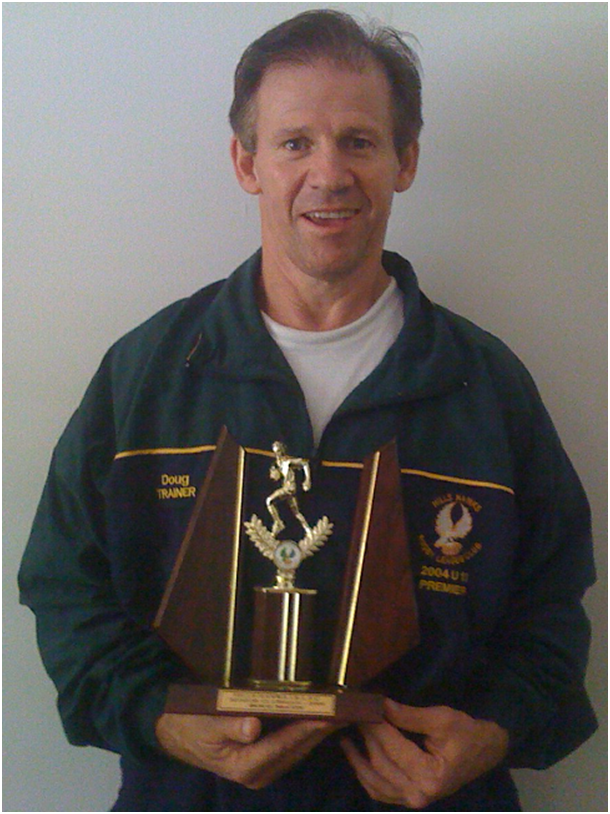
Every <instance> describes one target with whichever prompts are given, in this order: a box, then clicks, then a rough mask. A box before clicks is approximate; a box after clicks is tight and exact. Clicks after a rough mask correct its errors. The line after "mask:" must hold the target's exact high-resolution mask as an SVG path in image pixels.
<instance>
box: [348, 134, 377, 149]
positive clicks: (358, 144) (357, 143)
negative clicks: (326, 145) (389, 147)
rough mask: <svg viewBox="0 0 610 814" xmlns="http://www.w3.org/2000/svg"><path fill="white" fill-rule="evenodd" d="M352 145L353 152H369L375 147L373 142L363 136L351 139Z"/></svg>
mask: <svg viewBox="0 0 610 814" xmlns="http://www.w3.org/2000/svg"><path fill="white" fill-rule="evenodd" d="M350 145H351V148H352V149H353V150H369V149H370V148H371V147H372V146H373V142H372V141H369V140H368V139H367V138H363V137H361V136H354V137H353V138H352V139H350Z"/></svg>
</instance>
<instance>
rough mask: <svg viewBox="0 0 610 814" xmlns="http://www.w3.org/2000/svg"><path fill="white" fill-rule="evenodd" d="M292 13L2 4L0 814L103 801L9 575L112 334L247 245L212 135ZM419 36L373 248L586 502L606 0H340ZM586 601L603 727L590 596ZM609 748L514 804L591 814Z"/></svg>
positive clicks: (599, 435)
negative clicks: (464, 322)
mask: <svg viewBox="0 0 610 814" xmlns="http://www.w3.org/2000/svg"><path fill="white" fill-rule="evenodd" d="M318 5H322V4H313V3H298V4H297V3H251V4H249V3H245V4H241V3H223V4H218V3H186V4H183V3H178V4H174V3H161V4H150V3H143V4H132V3H128V4H104V3H93V4H90V3H83V4H80V3H74V4H71V3H65V4H64V3H58V4H54V3H50V4H37V3H8V4H4V8H3V11H4V41H5V50H4V93H5V100H4V117H5V118H4V137H5V154H4V169H5V199H4V218H5V242H4V294H5V309H4V318H5V323H4V326H5V340H6V341H5V346H4V347H5V354H4V373H5V394H6V395H5V410H6V411H5V446H4V449H5V469H4V474H5V478H4V485H5V503H4V554H5V560H4V564H5V580H6V582H5V591H4V598H5V645H6V650H5V653H6V657H5V659H4V670H5V682H4V690H5V723H4V727H5V728H4V742H5V752H6V763H5V769H6V771H5V773H4V788H5V799H4V809H5V810H19V811H30V810H36V811H40V810H87V811H88V810H94V809H95V810H100V809H107V808H108V806H109V804H110V803H111V801H112V800H113V798H114V794H115V790H116V786H117V783H118V771H117V763H116V759H115V757H113V756H112V755H108V754H105V753H103V752H101V751H98V750H94V749H75V748H72V747H69V746H68V745H67V744H66V743H65V741H64V739H63V735H62V732H61V728H60V724H59V722H58V719H57V716H56V713H55V710H54V696H53V690H52V688H51V686H50V684H49V682H48V680H47V679H46V677H45V675H44V674H43V670H42V667H41V665H40V662H39V659H38V655H37V652H36V648H35V643H34V626H33V621H32V618H31V616H30V614H29V612H28V611H27V610H25V609H23V608H19V607H18V606H17V598H16V589H15V574H16V569H17V565H18V562H19V558H20V556H21V553H22V550H23V546H24V544H25V540H26V536H27V533H28V529H29V525H30V523H31V520H32V517H33V513H34V510H35V506H36V503H37V500H38V496H39V494H40V490H41V488H42V484H43V479H44V476H45V472H46V468H47V465H48V460H49V456H50V453H51V449H52V446H53V444H54V442H55V440H56V438H57V436H58V434H59V433H60V431H61V429H62V427H63V426H64V424H65V423H66V421H67V419H68V417H69V415H70V413H71V411H72V410H73V409H74V407H75V406H76V404H77V403H78V400H79V398H80V396H81V394H82V392H83V390H84V388H85V386H86V384H87V382H88V380H89V378H90V376H91V375H92V374H93V372H94V369H95V367H96V366H97V364H98V362H99V359H100V357H101V355H102V353H103V352H104V351H105V349H106V348H107V346H108V345H109V344H110V343H111V342H112V341H113V340H114V339H116V338H117V337H118V336H120V335H121V334H122V333H124V332H125V331H127V330H128V329H129V328H131V327H132V326H134V325H135V324H137V323H138V322H140V321H142V320H143V319H145V318H146V317H147V316H149V315H150V314H151V313H153V312H154V311H155V310H157V309H158V308H160V307H161V306H163V305H165V304H166V303H168V302H170V301H171V300H173V299H176V298H178V297H180V296H182V295H185V294H188V293H190V292H191V291H193V290H195V289H196V288H198V287H200V286H201V285H203V284H205V283H206V282H208V281H210V280H212V279H215V278H218V277H220V276H224V275H225V274H226V273H228V272H229V271H230V270H231V269H232V268H233V267H234V266H235V265H236V264H237V263H238V262H239V261H240V260H241V259H243V257H245V256H246V255H247V254H249V253H250V252H251V251H252V250H253V249H254V248H255V247H256V246H257V243H258V229H257V218H256V209H255V205H254V203H253V202H252V201H251V200H247V199H246V198H245V197H244V195H243V193H241V191H240V190H239V189H238V188H237V185H236V184H235V183H233V181H232V176H231V170H230V166H229V160H228V153H227V141H228V136H229V131H228V127H227V124H226V111H227V108H228V102H229V94H230V86H231V74H232V69H233V66H234V64H235V62H236V60H237V58H238V56H239V54H240V52H241V50H242V49H243V47H244V46H245V45H246V44H247V43H248V42H249V41H250V40H251V39H253V38H254V37H255V36H256V35H258V34H259V33H261V32H262V31H263V30H264V29H265V28H267V27H268V26H269V25H271V24H273V23H275V22H277V21H279V20H281V19H283V18H285V17H287V16H290V15H292V14H293V13H296V12H298V11H300V10H304V9H305V8H308V7H313V6H318ZM339 5H341V7H342V8H344V9H345V10H348V11H354V12H356V13H358V14H372V15H374V16H378V17H380V18H383V19H384V20H386V21H387V22H390V23H392V24H394V25H395V26H397V27H399V28H403V29H408V30H410V31H412V32H414V33H415V34H416V35H417V37H418V39H419V42H420V44H421V56H422V60H423V64H424V70H425V83H424V88H425V118H426V127H425V130H424V135H423V139H422V147H423V150H422V161H421V168H420V173H419V177H418V179H417V181H416V184H415V186H414V188H413V189H412V190H411V191H410V192H408V193H406V194H405V195H403V196H401V198H400V199H399V200H398V201H397V202H396V205H395V209H394V213H393V220H392V225H391V229H390V234H389V237H388V246H389V247H390V248H393V249H396V250H398V251H401V252H402V253H404V254H405V255H407V256H408V257H409V258H410V259H411V260H412V261H413V262H414V264H415V266H416V268H417V270H418V273H419V276H420V281H421V284H422V287H423V288H424V289H425V290H426V291H427V293H429V294H430V295H431V296H432V297H433V298H435V299H436V300H437V301H439V302H441V303H443V304H445V305H447V306H448V307H450V308H452V309H454V310H457V311H459V312H462V313H463V314H465V315H466V316H468V317H470V318H472V319H474V320H475V321H476V322H478V323H479V324H481V325H482V326H484V327H485V328H487V329H489V330H491V331H492V332H494V333H496V334H498V335H500V336H501V337H502V338H503V339H504V340H506V341H507V342H508V343H509V344H510V345H511V346H512V347H513V349H514V350H515V351H516V352H517V353H518V354H519V355H520V356H521V357H522V359H523V360H524V361H525V363H526V364H527V365H528V366H529V368H530V370H531V371H532V373H533V375H534V377H535V378H536V380H537V382H538V384H539V387H540V389H541V391H542V394H543V396H544V398H545V400H546V403H547V405H548V407H549V409H550V412H551V414H552V415H553V417H554V419H555V422H556V424H557V426H558V429H559V431H560V434H561V435H562V438H563V440H564V443H565V445H566V447H567V449H568V451H569V453H570V454H571V456H572V458H573V460H574V462H575V464H576V467H577V469H578V470H579V472H580V474H581V476H582V478H583V480H584V483H585V486H586V488H587V490H588V492H589V495H590V497H591V501H592V504H593V509H594V515H595V523H596V535H597V537H596V545H597V550H598V563H599V568H600V574H601V575H602V577H603V575H604V573H605V564H606V559H605V552H606V548H607V542H606V539H605V535H606V521H605V512H606V506H607V492H606V486H605V480H604V473H605V467H606V454H605V438H606V433H605V406H604V400H605V392H606V388H605V386H604V382H605V348H606V332H605V301H606V296H605V295H606V270H605V263H606V256H605V252H606V236H605V224H606V217H605V205H606V190H605V179H606V169H605V157H606V149H605V134H606V124H605V110H606V102H605V91H606V67H605V46H606V4H605V3H524V4H520V3H450V4H444V3H344V4H339ZM587 606H588V608H589V611H590V614H591V617H592V619H593V623H594V630H595V640H594V647H593V656H592V662H591V668H590V681H589V683H590V688H591V691H592V693H593V696H594V698H595V702H596V705H597V707H598V710H599V712H600V714H601V716H602V718H603V719H604V720H605V712H604V698H605V694H606V678H605V620H606V618H607V616H606V610H605V604H604V588H603V584H600V585H599V586H598V587H596V588H595V589H593V591H591V593H590V595H589V597H588V600H587ZM605 744H606V736H605V734H600V735H597V736H596V737H595V738H594V739H592V740H591V741H590V742H589V743H588V744H587V745H586V746H584V747H583V748H582V749H581V750H580V751H579V752H577V753H576V754H575V755H574V756H572V757H571V758H569V759H568V760H566V761H564V762H563V763H561V764H560V765H559V766H557V767H556V768H554V769H552V770H551V771H549V772H545V773H542V774H534V773H530V772H520V773H519V774H518V781H519V785H520V787H521V789H522V791H523V799H524V804H525V806H526V808H527V809H528V810H535V811H555V810H560V811H561V810H568V811H602V810H607V802H606V798H605V790H606V783H605V775H604V772H605V765H606V760H605Z"/></svg>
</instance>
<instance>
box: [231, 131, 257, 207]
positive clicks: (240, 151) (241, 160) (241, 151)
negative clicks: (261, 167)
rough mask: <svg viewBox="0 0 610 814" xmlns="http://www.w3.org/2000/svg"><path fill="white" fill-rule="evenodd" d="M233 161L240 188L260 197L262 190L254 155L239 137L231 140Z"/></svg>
mask: <svg viewBox="0 0 610 814" xmlns="http://www.w3.org/2000/svg"><path fill="white" fill-rule="evenodd" d="M231 159H232V161H233V169H234V170H235V175H236V177H237V180H238V182H239V185H240V187H241V188H242V189H243V190H245V191H246V192H249V193H250V195H258V194H259V193H260V191H261V188H260V184H259V183H258V177H257V175H256V170H255V169H254V153H249V152H248V151H247V150H246V149H245V148H244V147H243V145H242V143H241V141H240V140H239V139H238V138H237V136H233V137H232V138H231Z"/></svg>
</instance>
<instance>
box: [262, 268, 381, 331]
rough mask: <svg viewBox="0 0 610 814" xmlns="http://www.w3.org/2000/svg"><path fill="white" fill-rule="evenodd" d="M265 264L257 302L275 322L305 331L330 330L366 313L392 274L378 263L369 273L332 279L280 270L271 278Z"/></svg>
mask: <svg viewBox="0 0 610 814" xmlns="http://www.w3.org/2000/svg"><path fill="white" fill-rule="evenodd" d="M269 276H270V275H269V274H265V266H264V264H263V270H262V274H261V277H260V278H259V282H258V303H259V307H260V308H261V310H262V311H264V312H265V313H266V314H267V315H268V316H270V317H271V319H273V320H275V322H279V323H280V324H281V325H286V326H288V327H289V328H297V329H298V330H302V331H330V330H333V329H335V328H341V327H342V326H343V325H348V324H349V323H350V322H354V321H355V320H356V319H358V318H359V317H361V316H362V315H363V314H365V313H366V312H367V311H368V310H369V308H371V307H372V306H373V305H374V304H375V302H377V300H378V299H379V297H380V296H381V295H382V294H383V292H384V291H385V289H386V288H387V286H388V284H389V282H390V277H389V276H388V274H387V273H386V271H385V270H384V268H383V267H382V266H381V264H380V265H379V268H378V269H376V270H375V271H374V272H372V273H369V274H366V275H360V276H359V275H357V274H351V275H344V276H338V277H337V278H331V279H328V278H327V279H318V278H316V277H312V276H307V275H300V276H299V277H298V278H296V279H295V277H294V276H293V275H289V274H283V273H281V272H279V273H275V274H273V280H272V281H271V280H269Z"/></svg>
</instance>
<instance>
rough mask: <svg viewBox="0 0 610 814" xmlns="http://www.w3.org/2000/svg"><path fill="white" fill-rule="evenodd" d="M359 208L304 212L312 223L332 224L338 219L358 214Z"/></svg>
mask: <svg viewBox="0 0 610 814" xmlns="http://www.w3.org/2000/svg"><path fill="white" fill-rule="evenodd" d="M359 211H360V210H358V209H314V210H312V211H311V212H305V213H303V217H305V218H307V220H309V221H311V222H312V223H318V224H331V223H333V222H335V223H336V222H338V221H346V220H349V219H350V218H353V217H354V215H357V214H358V212H359Z"/></svg>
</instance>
